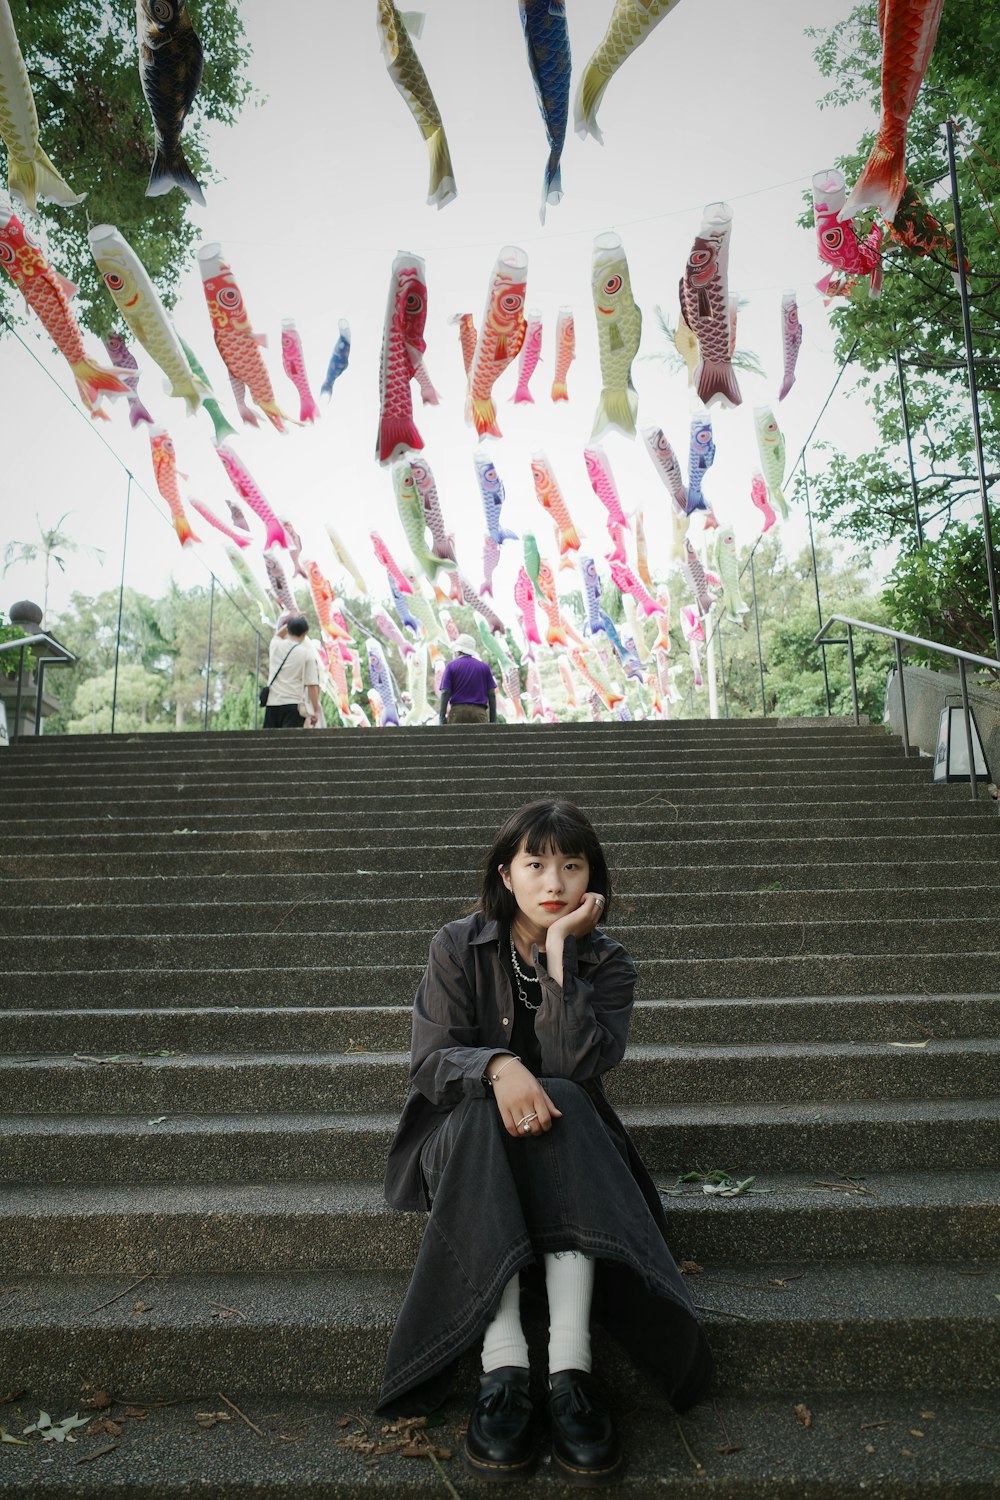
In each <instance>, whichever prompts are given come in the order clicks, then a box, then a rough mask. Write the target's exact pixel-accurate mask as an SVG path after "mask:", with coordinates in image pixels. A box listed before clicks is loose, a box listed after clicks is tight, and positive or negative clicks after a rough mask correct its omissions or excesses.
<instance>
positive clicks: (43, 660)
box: [0, 631, 78, 745]
mask: <svg viewBox="0 0 1000 1500" xmlns="http://www.w3.org/2000/svg"><path fill="white" fill-rule="evenodd" d="M41 645H45V646H48V647H49V649H50V651H56V652H58V653H59V654H58V655H57V656H40V655H39V654H38V652H37V651H36V653H35V664H36V666H37V667H38V691H37V692H36V694H35V734H36V735H38V734H41V732H42V698H43V696H44V693H45V668H46V667H70V666H72V665H73V663H74V662H75V661H76V660H77V659H78V658H77V656H76V653H75V652H73V651H71V650H70V649H69V647H68V646H64V645H63V643H62V641H57V640H56V639H55V638H54V637H53V636H51V635H46V634H45V632H44V631H40V632H39V633H38V634H37V635H23V636H21V637H19V638H18V639H16V640H13V641H0V651H19V652H20V653H21V659H20V661H19V662H18V664H17V698H16V701H15V703H14V738H13V740H12V741H11V743H12V744H15V745H16V744H17V741H18V739H19V738H20V733H21V697H22V690H23V688H24V653H25V652H26V651H27V650H28V649H29V647H32V646H41Z"/></svg>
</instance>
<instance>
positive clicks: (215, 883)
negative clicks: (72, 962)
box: [0, 855, 997, 915]
mask: <svg viewBox="0 0 1000 1500" xmlns="http://www.w3.org/2000/svg"><path fill="white" fill-rule="evenodd" d="M46 857H48V856H46ZM273 857H275V856H269V860H270V858H273ZM304 857H305V856H304ZM401 857H404V856H401ZM122 858H123V860H130V861H131V863H132V865H133V866H134V868H135V872H136V873H134V874H131V875H127V874H122V873H120V872H119V873H116V874H111V873H109V874H107V875H97V874H94V875H87V874H80V875H51V876H36V877H32V876H30V875H25V876H23V877H22V878H20V879H18V880H14V879H10V878H7V879H4V878H3V877H0V907H2V908H3V910H4V911H5V912H6V913H7V914H8V915H10V914H11V913H12V912H13V911H14V909H15V907H16V906H18V905H19V904H23V906H24V908H25V910H30V909H31V908H32V907H33V906H58V907H59V908H60V909H61V910H62V911H66V910H68V909H69V907H70V906H71V905H74V904H88V903H89V904H93V903H95V902H96V901H100V902H101V904H102V905H106V906H126V905H130V904H133V903H140V902H143V903H150V904H153V905H156V904H160V903H169V904H172V905H181V904H183V903H185V902H205V903H208V902H217V901H233V902H244V903H250V902H268V901H270V900H272V899H273V898H274V896H275V893H276V892H277V891H280V892H281V893H282V894H283V895H284V896H285V897H286V898H287V895H288V892H289V891H292V892H293V893H294V899H295V900H299V899H301V900H303V901H320V900H324V899H330V898H331V883H330V880H329V879H328V877H327V876H326V874H325V873H324V872H322V871H321V870H319V869H317V868H316V867H315V866H314V867H313V868H312V869H305V868H302V869H293V868H292V867H291V866H289V867H288V868H286V869H285V870H284V871H283V872H282V874H281V878H280V880H279V881H277V882H276V881H275V877H274V875H272V874H269V873H267V872H266V871H261V870H257V871H252V872H249V873H245V872H244V870H243V865H244V864H245V861H244V860H242V859H241V858H240V856H238V855H233V856H229V857H227V856H222V857H213V859H212V867H213V869H214V873H205V874H202V873H201V869H202V863H203V861H202V860H200V861H199V865H198V868H197V869H196V870H192V871H191V872H190V873H179V872H178V873H174V874H152V873H148V862H146V866H147V868H146V870H145V871H144V870H143V861H142V859H141V857H140V858H138V859H137V858H136V857H135V856H122ZM996 880H997V864H996V860H995V859H988V860H982V859H981V860H964V859H954V860H941V859H938V860H924V859H921V858H919V857H914V858H912V859H911V860H910V861H909V862H907V861H906V860H894V861H884V860H883V861H870V860H868V861H866V860H841V861H840V862H839V863H835V862H828V863H826V864H821V865H816V864H788V863H780V864H766V865H760V864H746V865H743V866H741V867H739V868H734V867H730V866H727V865H686V864H681V863H671V864H669V865H647V864H644V863H643V864H637V865H631V864H630V865H629V866H627V867H626V868H624V869H621V870H616V871H615V872H614V887H615V899H616V902H618V901H626V900H636V899H639V898H641V897H642V896H643V895H644V893H646V892H651V893H655V894H656V895H660V896H662V897H664V898H669V899H671V900H672V899H673V898H674V897H676V896H677V895H688V894H690V893H697V894H699V895H702V896H704V897H705V898H706V899H708V898H710V897H711V896H713V895H714V894H716V893H718V892H720V891H726V892H733V893H736V894H737V895H744V894H749V895H754V894H756V895H768V894H770V893H772V892H775V891H786V892H791V891H799V892H803V893H806V894H812V895H816V894H818V893H830V892H840V891H847V892H859V893H860V892H863V893H868V892H870V891H871V890H872V889H876V890H878V891H879V892H881V891H882V890H883V888H887V887H888V888H904V887H905V888H907V889H910V890H913V891H914V892H917V891H920V890H924V889H930V890H939V891H948V890H952V889H957V888H958V887H964V888H965V889H973V888H980V889H985V888H986V887H989V886H992V885H994V884H995V882H996ZM417 892H419V894H418V895H416V894H415V893H417ZM475 894H476V890H475V879H474V877H473V876H472V874H471V873H470V872H469V871H464V870H463V871H459V872H457V873H455V872H451V871H448V870H436V871H432V872H431V871H426V870H413V869H402V868H400V869H396V870H394V871H385V872H379V873H378V874H366V873H364V872H361V873H357V872H356V873H355V874H354V876H353V877H352V881H351V894H350V896H349V897H341V898H339V899H342V900H346V899H357V900H359V901H373V900H378V899H385V900H400V901H405V900H406V899H407V898H408V897H410V896H414V899H416V900H419V901H426V900H430V899H432V898H433V899H434V900H439V901H441V902H453V903H455V907H456V908H457V909H458V910H461V911H467V910H468V908H469V906H470V905H471V904H472V902H473V901H474V900H475ZM333 899H337V898H333ZM448 909H449V911H450V910H452V907H450V906H449V908H448ZM617 909H620V908H617V907H616V910H617Z"/></svg>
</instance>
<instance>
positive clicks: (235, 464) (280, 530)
mask: <svg viewBox="0 0 1000 1500" xmlns="http://www.w3.org/2000/svg"><path fill="white" fill-rule="evenodd" d="M215 451H216V453H217V454H218V455H219V462H220V463H221V464H222V467H223V468H224V469H225V471H226V473H227V474H228V475H229V482H230V484H231V485H232V487H233V489H234V490H235V491H236V493H237V495H239V497H240V499H241V500H244V501H245V502H246V504H247V505H249V507H250V509H251V510H252V511H253V513H254V515H255V516H257V518H258V520H260V521H263V523H264V528H265V530H266V532H267V535H266V537H265V540H264V551H265V552H266V551H267V550H268V548H269V547H284V548H285V549H286V550H287V548H288V536H287V534H286V532H285V528H284V526H282V524H281V522H280V521H279V520H278V517H277V516H276V515H275V513H274V511H273V510H272V509H271V507H270V505H268V503H267V501H266V499H265V498H264V492H263V490H262V489H261V488H260V485H259V484H258V483H257V481H256V480H255V479H254V477H253V475H252V474H251V473H250V470H249V469H248V468H247V466H246V464H245V463H244V462H243V460H242V459H241V458H240V456H239V454H238V453H237V452H236V450H235V448H231V447H230V446H229V444H228V443H216V444H215Z"/></svg>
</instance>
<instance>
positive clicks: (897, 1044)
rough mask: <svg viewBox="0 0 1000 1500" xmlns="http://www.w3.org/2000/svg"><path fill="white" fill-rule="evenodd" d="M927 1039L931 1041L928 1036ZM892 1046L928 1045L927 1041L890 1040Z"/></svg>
mask: <svg viewBox="0 0 1000 1500" xmlns="http://www.w3.org/2000/svg"><path fill="white" fill-rule="evenodd" d="M927 1041H930V1038H929V1037H928V1039H927ZM889 1046H890V1047H926V1046H927V1042H890V1043H889Z"/></svg>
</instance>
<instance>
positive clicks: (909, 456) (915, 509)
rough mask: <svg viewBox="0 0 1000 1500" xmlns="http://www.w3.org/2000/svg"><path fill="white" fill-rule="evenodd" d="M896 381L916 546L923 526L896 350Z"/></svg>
mask: <svg viewBox="0 0 1000 1500" xmlns="http://www.w3.org/2000/svg"><path fill="white" fill-rule="evenodd" d="M896 379H897V380H898V382H899V400H900V405H901V406H902V408H903V433H904V435H905V437H906V457H907V461H908V462H909V465H910V495H911V497H912V499H913V518H914V520H915V521H916V523H917V546H918V547H922V546H923V545H924V526H923V522H922V521H921V519H920V496H919V494H918V493H917V475H916V472H915V470H914V467H913V442H912V439H911V437H910V408H909V405H908V404H907V400H906V381H905V380H904V379H903V359H902V355H901V354H900V352H899V349H898V348H897V350H896Z"/></svg>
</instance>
